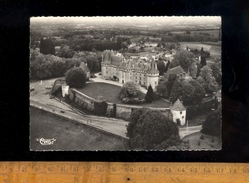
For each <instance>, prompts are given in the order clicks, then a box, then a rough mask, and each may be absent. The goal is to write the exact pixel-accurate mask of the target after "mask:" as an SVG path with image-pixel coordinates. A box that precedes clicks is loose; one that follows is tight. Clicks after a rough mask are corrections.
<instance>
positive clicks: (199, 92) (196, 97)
mask: <svg viewBox="0 0 249 183" xmlns="http://www.w3.org/2000/svg"><path fill="white" fill-rule="evenodd" d="M189 83H190V84H191V85H192V86H193V87H194V88H195V91H194V94H193V97H192V98H193V99H192V102H191V103H192V104H199V103H200V102H201V101H202V99H203V98H204V96H205V90H204V88H203V87H202V86H201V84H200V83H199V82H198V81H196V80H190V81H189Z"/></svg>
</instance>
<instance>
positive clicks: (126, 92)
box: [119, 81, 139, 100]
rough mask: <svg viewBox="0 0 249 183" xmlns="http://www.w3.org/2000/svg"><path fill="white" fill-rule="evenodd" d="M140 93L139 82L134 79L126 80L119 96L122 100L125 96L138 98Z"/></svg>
mask: <svg viewBox="0 0 249 183" xmlns="http://www.w3.org/2000/svg"><path fill="white" fill-rule="evenodd" d="M138 93H139V86H138V84H137V83H135V82H133V81H128V82H126V83H125V84H124V85H123V86H122V88H121V91H120V94H119V98H120V99H121V100H122V99H123V98H126V97H128V98H136V97H137V96H138Z"/></svg>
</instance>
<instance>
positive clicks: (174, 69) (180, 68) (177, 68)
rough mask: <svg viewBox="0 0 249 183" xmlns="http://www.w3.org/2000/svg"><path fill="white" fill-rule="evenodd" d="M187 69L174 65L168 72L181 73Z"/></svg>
mask: <svg viewBox="0 0 249 183" xmlns="http://www.w3.org/2000/svg"><path fill="white" fill-rule="evenodd" d="M184 72H185V71H184V70H183V68H182V67H181V66H177V67H174V68H172V69H170V70H169V71H168V72H167V74H168V75H170V74H181V73H184Z"/></svg>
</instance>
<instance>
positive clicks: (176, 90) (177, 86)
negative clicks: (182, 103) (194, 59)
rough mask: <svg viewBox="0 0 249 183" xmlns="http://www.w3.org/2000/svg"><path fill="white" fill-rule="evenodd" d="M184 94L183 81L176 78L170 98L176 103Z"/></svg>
mask: <svg viewBox="0 0 249 183" xmlns="http://www.w3.org/2000/svg"><path fill="white" fill-rule="evenodd" d="M181 95H182V82H180V81H179V80H176V81H175V82H174V84H173V87H172V90H171V92H170V96H169V100H170V101H171V102H172V103H174V102H175V101H176V100H177V99H178V98H179V97H180V96H181Z"/></svg>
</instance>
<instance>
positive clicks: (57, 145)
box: [30, 107, 124, 150]
mask: <svg viewBox="0 0 249 183" xmlns="http://www.w3.org/2000/svg"><path fill="white" fill-rule="evenodd" d="M39 138H44V139H52V138H55V139H56V141H55V142H54V144H53V145H40V143H39V141H37V139H39ZM30 149H32V150H96V149H98V150H122V149H124V146H123V142H122V141H121V140H120V139H117V138H114V137H112V136H110V135H107V134H103V133H102V132H99V131H97V130H94V129H92V128H89V127H87V126H84V125H82V124H79V123H76V122H72V121H69V120H66V119H64V118H61V117H58V116H55V115H53V114H51V113H48V112H45V111H41V110H39V109H36V108H33V107H30Z"/></svg>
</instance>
